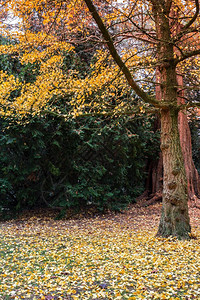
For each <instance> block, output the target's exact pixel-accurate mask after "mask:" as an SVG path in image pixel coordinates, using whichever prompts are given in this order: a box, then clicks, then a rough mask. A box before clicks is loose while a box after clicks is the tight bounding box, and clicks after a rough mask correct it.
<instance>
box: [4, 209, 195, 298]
mask: <svg viewBox="0 0 200 300" xmlns="http://www.w3.org/2000/svg"><path fill="white" fill-rule="evenodd" d="M159 214H160V204H156V205H154V206H150V207H147V208H138V207H135V206H133V207H132V208H131V209H130V210H129V211H127V212H125V213H124V214H119V215H114V214H113V215H112V214H111V215H108V216H101V217H100V216H97V217H93V218H88V217H87V218H84V217H83V218H79V219H73V220H54V219H53V218H52V217H51V216H49V215H46V216H41V215H37V216H31V215H24V216H23V217H21V218H20V219H18V220H13V221H8V222H3V223H1V224H0V235H1V240H0V299H46V300H51V299H52V300H53V299H200V221H199V217H200V210H198V209H195V208H191V209H190V215H191V223H192V227H193V234H194V235H195V236H196V237H197V239H192V240H190V241H177V240H173V239H168V240H164V239H158V238H155V237H154V235H155V233H156V228H157V226H158V221H159Z"/></svg>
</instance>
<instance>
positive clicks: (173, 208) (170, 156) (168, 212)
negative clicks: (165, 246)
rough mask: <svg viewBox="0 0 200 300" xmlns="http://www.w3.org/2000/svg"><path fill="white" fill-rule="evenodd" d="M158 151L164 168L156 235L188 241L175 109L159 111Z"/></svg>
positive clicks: (186, 205)
mask: <svg viewBox="0 0 200 300" xmlns="http://www.w3.org/2000/svg"><path fill="white" fill-rule="evenodd" d="M161 150H162V155H163V165H164V178H163V179H164V180H163V182H164V183H163V207H162V215H161V220H160V225H159V229H158V233H157V235H158V236H162V237H168V236H176V237H178V238H183V239H185V238H189V233H190V231H191V227H190V221H189V215H188V196H187V181H186V175H185V169H184V163H183V155H182V150H181V145H180V137H179V131H178V111H176V110H173V109H171V110H162V111H161Z"/></svg>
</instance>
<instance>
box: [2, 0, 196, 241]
mask: <svg viewBox="0 0 200 300" xmlns="http://www.w3.org/2000/svg"><path fill="white" fill-rule="evenodd" d="M2 9H4V10H5V12H6V11H8V10H10V9H12V10H13V14H14V15H16V16H18V17H20V18H21V19H23V22H22V24H23V25H22V27H21V31H18V32H17V33H12V38H14V37H15V38H16V40H17V41H18V43H17V44H16V45H14V46H13V45H9V46H8V47H1V52H2V53H5V52H6V51H7V53H10V54H12V53H13V54H14V53H20V54H19V55H20V59H21V62H22V63H34V62H36V61H39V62H40V74H39V75H38V76H37V79H36V81H35V83H33V84H29V85H27V84H23V83H22V82H19V81H18V80H17V79H15V78H13V77H12V76H8V74H6V73H5V72H3V73H1V90H2V95H1V105H2V109H1V114H4V115H6V114H8V115H11V114H12V113H13V112H15V113H19V114H20V115H24V114H26V113H27V112H30V111H32V113H37V111H39V110H41V109H42V108H44V109H46V107H47V106H48V99H49V98H52V97H56V96H59V95H70V99H71V100H70V105H71V107H72V108H73V109H72V113H71V115H72V116H78V115H80V114H88V113H96V114H98V113H101V114H111V113H112V114H113V115H115V116H117V115H118V114H121V113H128V114H132V115H134V114H136V113H137V112H141V111H147V110H151V112H157V113H159V114H160V120H161V150H162V156H163V166H164V176H163V208H162V215H161V220H160V225H159V229H158V233H157V234H158V236H163V237H167V236H170V235H172V236H177V237H178V238H189V235H190V231H191V228H190V221H189V215H188V204H187V203H188V187H187V180H186V172H185V167H184V159H183V153H182V150H181V144H180V135H179V130H178V119H179V114H180V112H182V111H186V109H189V108H190V107H193V106H194V105H195V106H196V105H199V104H198V103H196V102H195V103H193V102H192V101H189V100H188V99H187V100H186V101H185V102H180V101H179V99H180V86H179V82H178V81H177V74H179V73H181V75H182V76H183V77H184V76H186V73H185V72H184V69H185V67H186V66H187V67H188V65H189V64H190V65H193V66H194V67H193V76H194V77H195V78H196V80H197V82H198V80H199V60H198V55H199V54H200V45H199V21H200V20H199V2H198V0H194V1H187V2H186V1H183V0H173V1H172V0H162V1H159V2H158V1H155V0H146V1H140V0H134V1H133V0H130V1H127V2H120V3H119V2H118V1H116V2H115V1H106V2H104V1H91V0H84V1H61V2H60V1H52V2H51V3H50V2H48V1H40V0H38V1H36V2H35V1H26V0H18V1H12V0H10V1H5V2H4V1H3V8H2ZM33 11H36V12H40V13H41V22H42V23H43V24H49V26H48V30H47V31H46V32H36V33H34V34H33V33H31V32H30V28H29V20H30V14H31V13H32V12H33ZM174 12H178V13H174ZM92 20H93V21H92ZM55 22H57V26H59V24H62V26H65V27H66V35H65V41H60V40H59V39H56V38H55V35H53V34H52V36H51V35H50V33H51V31H50V30H49V29H51V28H52V26H53V25H51V24H55ZM87 22H89V24H92V26H96V29H97V30H98V31H99V33H101V36H102V38H103V39H102V40H100V39H99V36H100V35H99V34H97V36H96V39H97V40H98V42H100V43H101V45H102V46H101V49H102V50H101V51H98V54H97V56H96V60H95V61H94V62H93V63H92V64H91V72H90V74H88V75H86V76H84V77H81V76H79V74H77V73H76V72H74V71H72V70H71V71H70V72H69V73H68V74H63V72H62V62H63V58H62V51H73V49H72V48H73V47H71V40H70V38H71V37H72V36H73V32H77V31H80V32H82V34H81V38H83V36H84V34H85V38H87V34H88V30H86V31H85V28H88V26H85V24H86V23H87ZM63 24H64V25H63ZM87 24H88V23H87ZM2 28H3V29H2V30H3V31H4V34H5V32H6V28H5V27H2ZM177 28H181V30H177ZM8 34H9V33H8V32H7V35H8ZM91 38H93V39H94V36H92V37H91ZM67 42H68V43H67ZM108 54H110V56H108ZM156 70H158V71H159V81H158V80H157V79H156ZM122 74H123V76H122ZM156 86H159V89H160V100H158V99H157V98H156V96H155V93H154V91H155V87H156ZM188 87H189V88H192V86H191V85H190V86H188ZM16 89H18V90H20V91H21V92H20V94H19V95H18V96H17V97H16V98H15V101H13V100H12V101H11V100H10V93H11V92H13V91H14V90H16ZM125 92H126V95H127V97H126V99H123V100H122V98H121V97H120V95H121V93H123V94H124V93H125ZM134 94H135V95H137V97H138V98H137V97H134ZM184 97H185V96H184ZM113 99H114V101H113ZM135 99H136V100H135ZM5 106H6V109H5ZM54 113H59V110H58V111H57V112H54Z"/></svg>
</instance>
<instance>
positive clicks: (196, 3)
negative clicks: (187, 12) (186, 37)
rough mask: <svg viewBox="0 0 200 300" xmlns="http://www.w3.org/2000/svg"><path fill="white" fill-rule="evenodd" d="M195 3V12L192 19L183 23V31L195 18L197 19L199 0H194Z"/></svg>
mask: <svg viewBox="0 0 200 300" xmlns="http://www.w3.org/2000/svg"><path fill="white" fill-rule="evenodd" d="M195 5H196V12H195V14H194V16H193V17H192V19H191V20H190V21H189V22H188V23H187V24H185V26H184V27H183V29H182V30H183V31H184V30H186V29H188V28H189V27H190V26H191V25H192V24H193V23H194V22H195V20H196V19H197V17H198V15H199V0H195Z"/></svg>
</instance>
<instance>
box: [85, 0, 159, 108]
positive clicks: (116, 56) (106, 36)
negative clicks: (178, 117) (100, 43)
mask: <svg viewBox="0 0 200 300" xmlns="http://www.w3.org/2000/svg"><path fill="white" fill-rule="evenodd" d="M84 2H85V3H86V5H87V7H88V9H89V11H90V13H91V14H92V16H93V18H94V20H95V22H96V24H97V26H98V28H99V30H100V31H101V34H102V35H103V37H104V39H105V42H106V44H107V46H108V49H109V51H110V54H111V55H112V57H113V59H114V61H115V62H116V63H117V65H118V66H119V68H120V69H121V71H122V72H123V73H124V75H125V77H126V79H127V81H128V83H129V85H130V86H131V87H132V89H133V90H134V91H135V92H136V94H137V95H138V96H139V97H141V98H142V100H143V101H144V102H146V103H150V104H153V105H154V106H156V107H161V104H160V102H159V101H157V100H156V99H155V98H153V97H150V96H149V95H148V94H147V93H145V92H144V91H143V90H142V89H141V88H140V87H139V86H138V85H137V84H136V82H135V80H134V79H133V77H132V75H131V72H130V70H129V69H128V68H127V66H126V65H125V63H124V62H123V61H122V59H121V57H120V56H119V54H118V52H117V50H116V48H115V46H114V43H113V40H112V38H111V36H110V34H109V32H108V30H107V28H106V27H105V25H104V23H103V21H102V19H101V17H100V16H99V14H98V12H97V10H96V8H95V6H94V4H93V2H92V1H91V0H84Z"/></svg>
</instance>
